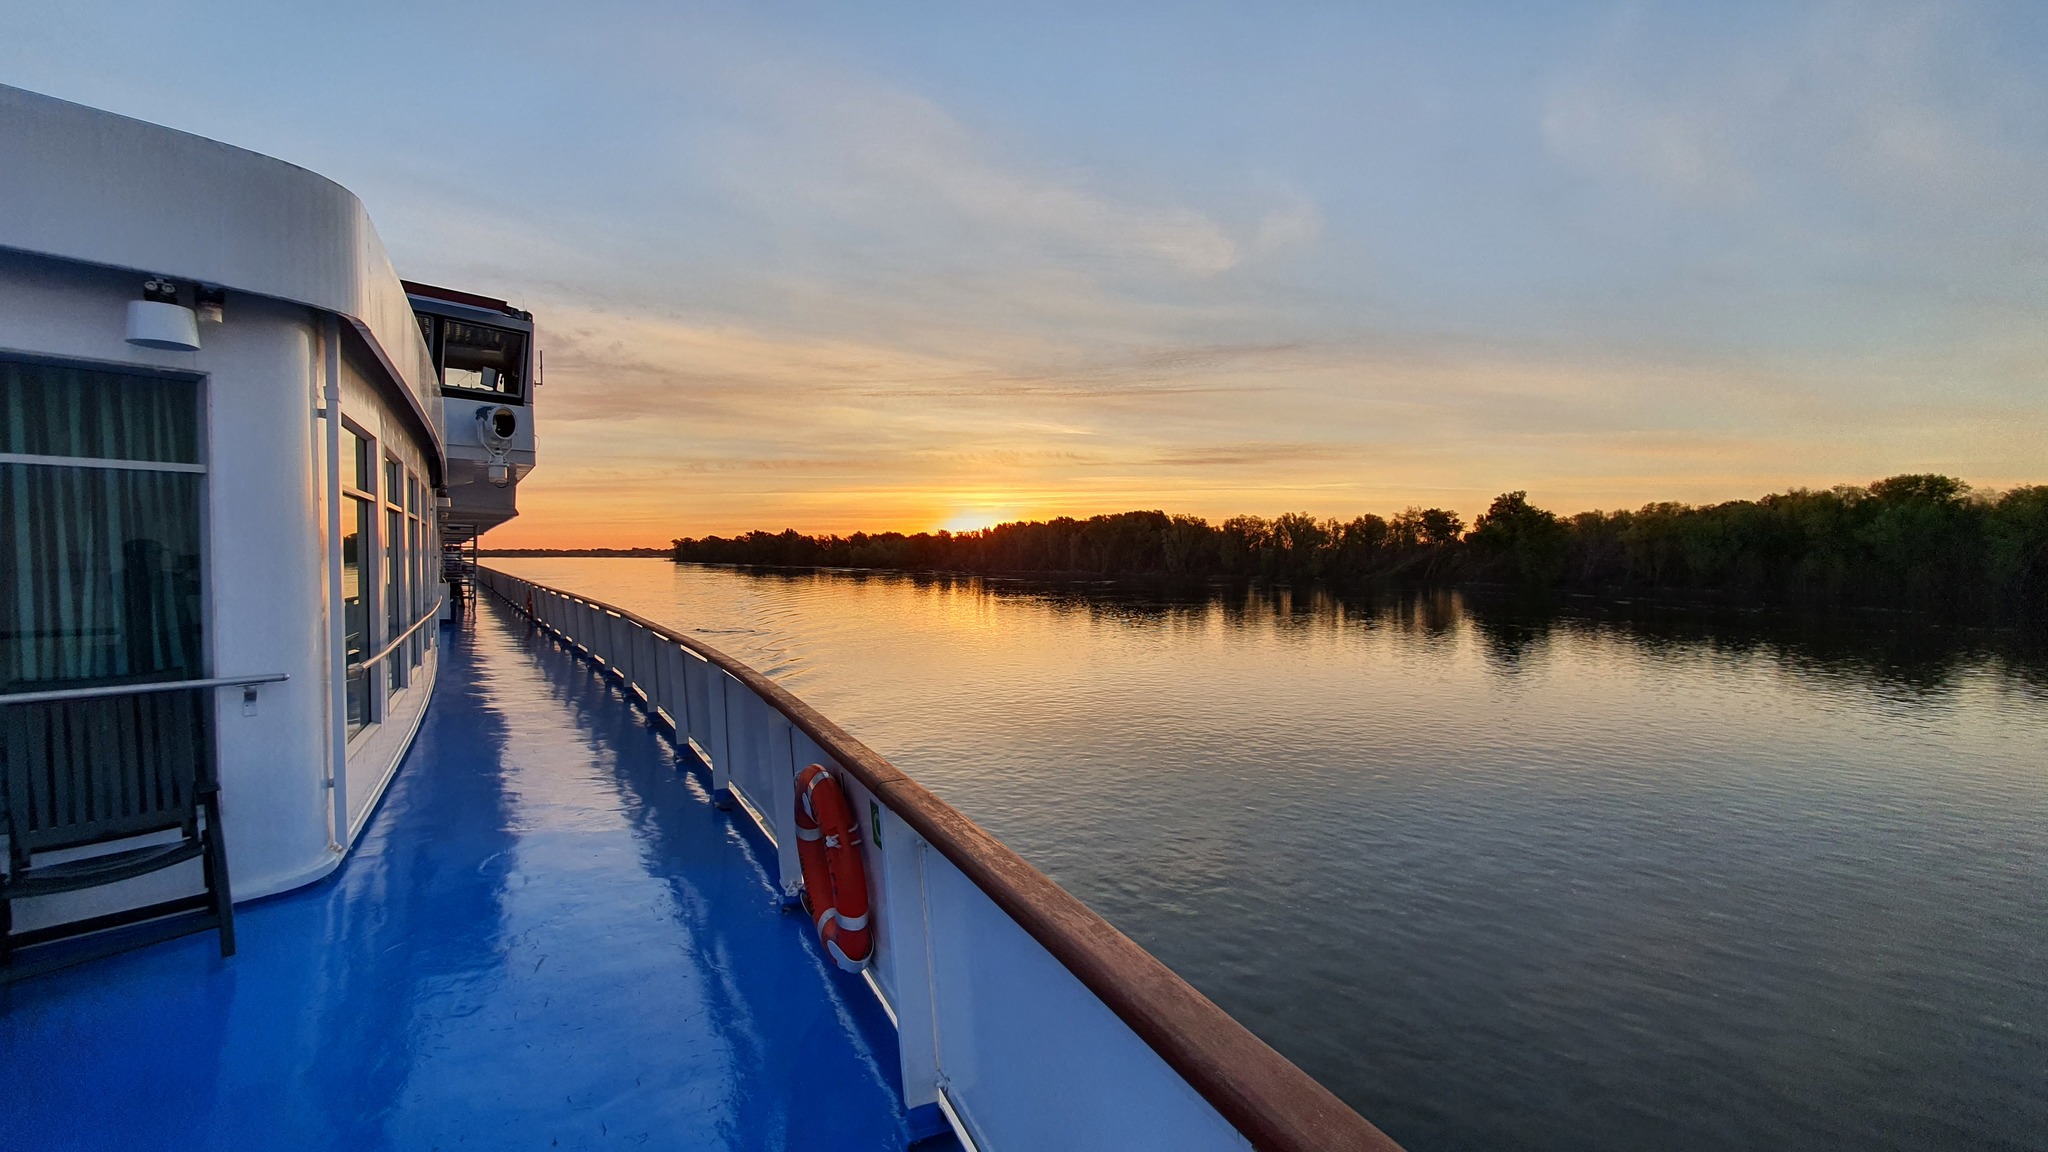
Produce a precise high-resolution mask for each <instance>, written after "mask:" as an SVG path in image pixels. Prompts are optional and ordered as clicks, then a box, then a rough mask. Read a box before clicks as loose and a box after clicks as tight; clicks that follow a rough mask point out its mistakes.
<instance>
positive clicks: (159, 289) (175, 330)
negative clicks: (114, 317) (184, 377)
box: [128, 276, 199, 352]
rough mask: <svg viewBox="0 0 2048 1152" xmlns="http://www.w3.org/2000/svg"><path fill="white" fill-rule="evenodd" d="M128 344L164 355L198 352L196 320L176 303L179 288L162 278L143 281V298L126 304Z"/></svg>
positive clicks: (189, 310)
mask: <svg viewBox="0 0 2048 1152" xmlns="http://www.w3.org/2000/svg"><path fill="white" fill-rule="evenodd" d="M128 342H129V343H130V344H133V345H135V346H136V347H137V348H158V349H162V350H163V351H166V352H197V351H199V318H198V317H197V316H195V315H193V312H192V309H190V308H187V307H185V306H184V305H182V304H179V303H178V285H177V282H176V281H174V280H171V279H169V278H168V277H164V276H152V277H150V278H149V279H147V280H144V281H143V282H142V299H140V300H130V301H129V302H128Z"/></svg>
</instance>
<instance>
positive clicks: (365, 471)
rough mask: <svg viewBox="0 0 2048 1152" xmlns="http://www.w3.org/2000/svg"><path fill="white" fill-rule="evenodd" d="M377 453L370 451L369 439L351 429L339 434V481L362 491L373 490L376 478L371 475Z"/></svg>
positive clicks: (375, 486)
mask: <svg viewBox="0 0 2048 1152" xmlns="http://www.w3.org/2000/svg"><path fill="white" fill-rule="evenodd" d="M376 458H377V454H376V453H374V452H372V451H370V441H369V439H368V438H367V437H364V436H362V435H360V434H358V433H356V432H355V431H353V430H347V429H345V430H343V432H342V434H341V482H342V483H343V484H345V485H347V486H349V487H352V488H355V489H358V490H359V491H362V492H375V491H376V490H377V478H376V477H375V476H374V475H372V471H373V465H372V464H371V463H370V461H372V460H375V459H376Z"/></svg>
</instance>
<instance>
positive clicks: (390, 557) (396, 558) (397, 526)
mask: <svg viewBox="0 0 2048 1152" xmlns="http://www.w3.org/2000/svg"><path fill="white" fill-rule="evenodd" d="M406 609H407V604H406V597H405V513H404V512H401V511H399V510H398V509H397V508H386V509H385V510H384V637H385V641H386V643H389V642H390V641H391V639H392V638H394V637H396V636H398V635H399V634H400V633H402V632H404V631H405V626H406V625H408V624H410V623H412V619H411V617H412V613H410V612H409V611H407V610H406ZM385 663H386V664H388V665H389V666H390V669H391V673H390V677H391V691H393V692H396V691H398V690H399V689H400V688H403V687H405V681H406V660H405V657H404V655H403V654H402V653H393V654H392V656H391V658H390V659H389V660H387V661H385Z"/></svg>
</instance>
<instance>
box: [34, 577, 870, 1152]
mask: <svg viewBox="0 0 2048 1152" xmlns="http://www.w3.org/2000/svg"><path fill="white" fill-rule="evenodd" d="M443 638H444V640H445V641H446V647H445V649H444V653H443V662H442V669H441V681H440V685H439V688H438V695H437V699H436V701H435V703H434V706H433V708H432V709H431V710H430V712H429V715H428V718H427V720H426V723H425V725H424V727H423V728H422V729H421V732H420V736H419V741H418V743H417V744H416V746H415V747H414V749H413V752H412V755H411V758H410V759H409V761H408V762H407V764H406V766H405V768H404V770H403V771H402V772H401V773H400V774H399V776H398V778H397V780H396V781H395V782H394V783H393V785H392V789H391V792H390V794H389V795H388V796H387V798H386V799H385V801H384V805H383V808H382V810H381V811H379V813H378V814H377V816H376V818H375V819H374V820H373V821H372V823H371V825H370V827H369V829H368V830H367V831H366V833H365V834H364V837H363V840H362V842H361V844H360V845H359V847H358V848H357V850H356V852H355V854H354V856H353V857H352V858H351V859H350V860H349V861H348V863H347V864H345V865H344V866H343V868H342V869H341V870H340V871H339V872H338V873H337V874H336V875H335V876H334V877H333V878H332V879H331V880H329V881H327V882H325V883H322V884H319V885H315V886H313V887H311V888H308V889H304V890H301V891H299V892H296V893H291V894H288V895H285V896H282V897H279V898H277V899H274V900H269V901H263V902H260V903H257V904H255V905H251V906H246V907H244V908H243V909H241V910H240V912H239V913H238V917H237V926H238V928H239V930H240V944H241V954H240V955H239V956H237V957H235V958H234V959H232V960H228V961H222V960H220V959H219V958H218V957H217V956H216V955H215V954H214V953H215V944H214V940H213V938H212V937H211V936H205V937H196V938H188V939H185V940H180V941H173V942H171V943H168V944H165V945H160V946H157V947H153V948H149V949H146V950H143V951H140V952H135V953H130V954H128V955H125V956H122V957H119V958H116V959H114V960H112V961H106V962H102V963H99V964H96V965H92V966H88V967H84V968H78V969H73V970H70V971H67V972H61V973H57V974H55V975H52V976H49V977H45V978H41V979H38V980H31V981H28V982H25V983H24V984H22V985H19V986H16V987H13V988H11V989H0V1144H4V1145H5V1146H7V1147H19V1148H34V1149H38V1150H41V1152H51V1150H54V1149H68V1148H80V1149H86V1148H90V1149H99V1148H129V1147H133V1148H151V1149H173V1148H286V1147H300V1148H307V1147H310V1148H337V1149H338V1148H349V1149H372V1148H403V1149H413V1148H418V1149H428V1148H457V1147H468V1148H484V1149H499V1148H556V1147H560V1148H582V1147H614V1146H617V1147H628V1148H741V1149H755V1148H835V1149H837V1148H847V1149H863V1148H891V1149H900V1148H902V1147H903V1142H904V1127H903V1116H902V1105H901V1102H900V1097H899V1096H898V1094H897V1092H896V1091H895V1089H894V1088H893V1086H892V1085H893V1084H894V1081H895V1075H894V1067H895V1061H896V1053H895V1050H894V1036H893V1034H892V1033H891V1031H890V1029H889V1026H888V1023H887V1021H886V1019H884V1018H882V1016H881V1014H880V1009H879V1007H878V1006H877V1005H876V1004H875V1003H874V1000H873V998H872V996H871V995H869V994H868V993H867V992H866V990H865V989H864V988H863V987H861V985H860V984H859V983H858V982H857V981H856V980H853V979H850V978H848V977H846V976H844V975H843V974H840V973H838V972H836V971H833V970H832V969H831V968H830V967H829V965H827V964H825V963H824V962H822V961H821V960H820V958H819V955H818V951H817V949H816V947H815V945H814V943H813V942H812V940H811V938H810V937H809V935H808V933H807V932H806V931H805V925H804V922H803V919H802V918H801V917H800V916H791V915H786V914H784V913H782V912H781V911H780V910H779V908H778V903H777V900H776V896H775V890H774V886H773V884H772V883H771V881H770V878H769V874H768V873H767V872H766V871H765V870H764V868H763V864H762V857H761V854H760V853H759V852H757V851H755V850H754V849H753V848H752V847H751V846H750V845H748V844H746V843H744V838H743V837H742V835H741V833H740V832H739V830H738V829H737V828H736V827H735V826H734V824H733V823H732V821H731V820H730V819H729V818H728V817H727V816H726V815H725V814H724V813H722V812H719V811H718V810H717V809H715V808H713V807H712V806H711V804H710V803H709V800H708V797H707V796H706V794H705V791H704V788H703V784H702V782H701V781H700V780H699V779H698V778H697V777H695V776H694V775H692V774H688V773H678V772H677V771H676V770H675V767H674V765H675V757H674V754H673V751H672V750H671V749H670V748H669V747H668V745H667V744H666V743H665V741H663V740H662V739H661V738H659V737H658V736H657V735H656V734H655V733H654V732H653V731H651V730H650V729H649V727H648V725H647V723H646V721H645V720H644V718H643V717H641V716H640V714H639V713H637V712H636V711H634V710H633V709H631V708H628V707H627V706H625V704H624V703H623V702H622V701H621V699H620V697H619V694H618V692H617V690H616V689H613V688H611V687H609V686H607V685H605V684H604V683H602V682H601V681H600V679H599V678H598V676H597V675H596V673H594V672H593V671H592V670H591V669H590V668H589V667H588V666H586V665H584V664H581V663H579V662H577V661H575V660H573V659H572V658H570V657H569V656H568V655H566V654H564V653H563V652H561V651H560V650H559V649H556V648H554V647H552V646H551V645H548V644H546V643H545V642H542V641H540V640H538V639H536V638H534V637H533V636H532V635H531V634H530V633H528V632H527V631H526V629H525V628H524V627H522V626H520V625H519V624H517V623H515V622H514V621H513V619H512V618H511V617H510V616H509V614H507V613H505V612H504V611H503V610H502V609H501V608H498V607H496V606H487V607H486V608H485V609H484V610H483V611H482V613H481V614H480V616H479V618H478V619H477V620H475V621H474V623H473V625H472V626H471V627H470V628H469V629H468V630H465V631H462V632H459V633H453V634H451V633H447V632H444V633H443ZM227 801H228V803H230V804H231V803H233V798H232V797H228V798H227ZM232 847H233V846H232V845H230V848H232Z"/></svg>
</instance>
